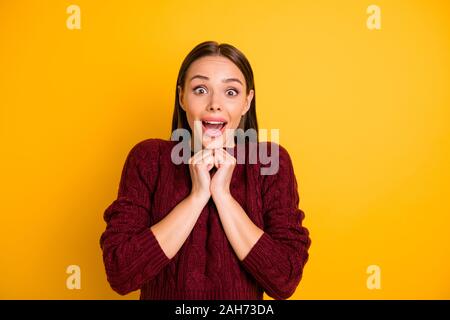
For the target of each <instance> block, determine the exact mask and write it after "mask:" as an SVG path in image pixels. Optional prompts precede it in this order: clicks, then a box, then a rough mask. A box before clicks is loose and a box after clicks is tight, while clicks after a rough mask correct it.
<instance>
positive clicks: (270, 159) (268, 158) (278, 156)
mask: <svg viewBox="0 0 450 320" xmlns="http://www.w3.org/2000/svg"><path fill="white" fill-rule="evenodd" d="M258 163H259V164H260V166H261V174H262V175H278V174H279V173H280V172H281V173H282V174H286V173H287V174H289V173H291V171H292V170H291V168H292V160H291V156H290V154H289V152H288V150H287V149H286V148H285V147H284V146H282V145H281V144H279V143H277V142H273V141H263V142H259V143H258Z"/></svg>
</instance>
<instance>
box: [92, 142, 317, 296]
mask: <svg viewBox="0 0 450 320" xmlns="http://www.w3.org/2000/svg"><path fill="white" fill-rule="evenodd" d="M177 143H178V142H177V141H170V140H162V139H147V140H144V141H141V142H139V143H137V144H136V145H135V146H134V147H133V148H132V149H131V151H130V152H129V154H128V156H127V159H126V161H125V165H124V168H123V170H122V175H121V180H120V185H119V190H118V196H117V199H116V200H114V201H113V202H112V203H111V204H110V205H109V206H108V208H107V209H106V210H105V212H104V219H105V221H106V223H107V226H106V230H105V231H104V232H103V234H102V235H101V238H100V246H101V248H102V250H103V261H104V264H105V269H106V275H107V279H108V281H109V283H110V285H111V287H112V288H113V289H114V290H115V291H116V292H118V293H119V294H122V295H124V294H127V293H129V292H131V291H135V290H137V289H141V294H140V298H141V299H155V300H157V299H163V300H172V299H205V300H210V299H214V300H216V299H225V300H229V299H249V300H254V299H263V292H264V291H265V292H266V293H267V294H268V295H269V296H271V297H272V298H274V299H287V298H289V297H290V296H291V295H292V294H293V293H294V291H295V289H296V287H297V286H298V284H299V282H300V279H301V277H302V273H303V267H304V265H305V263H306V261H307V260H308V249H309V246H310V243H311V240H310V237H309V232H308V229H306V228H305V227H303V226H302V220H303V218H304V212H303V211H302V210H301V209H299V207H298V204H299V195H298V191H297V181H296V178H295V175H294V171H293V166H292V162H291V159H290V157H289V154H288V152H287V151H286V149H284V148H283V147H282V146H281V145H278V146H279V170H278V172H277V173H276V174H273V175H261V173H260V168H261V167H269V166H270V164H267V165H266V164H262V163H261V162H263V163H264V161H260V158H259V156H258V157H257V159H258V161H257V163H256V164H251V163H249V160H248V158H247V156H246V161H245V164H239V163H238V164H236V167H235V168H234V171H233V176H232V180H231V184H230V192H231V194H232V196H233V197H234V198H235V199H236V200H237V201H238V202H239V203H240V205H241V206H242V208H243V209H244V211H245V212H246V213H247V215H248V216H249V217H250V219H251V220H252V221H253V223H255V224H256V225H257V226H258V227H259V228H261V229H262V230H264V233H263V235H262V236H261V237H260V238H259V240H258V241H257V242H256V243H255V245H254V246H253V247H252V249H251V250H250V252H249V253H248V254H247V256H246V257H245V258H244V260H242V261H241V260H239V259H238V257H237V255H236V254H235V252H234V250H233V248H232V246H231V245H230V243H229V241H228V239H227V237H226V234H225V231H224V229H223V226H222V224H221V222H220V217H219V215H218V212H217V208H216V206H215V204H214V201H213V200H212V198H210V200H209V202H208V203H207V205H206V206H205V207H204V208H203V210H202V212H201V214H200V216H199V218H198V220H197V222H196V224H195V226H194V228H193V230H192V231H191V233H190V234H189V236H188V238H187V239H186V241H185V243H184V244H183V246H182V247H181V248H180V250H179V251H178V252H177V254H176V255H175V256H174V257H173V258H172V259H169V258H168V257H167V256H166V255H165V253H164V251H163V250H162V248H161V246H160V244H159V242H158V241H157V240H156V238H155V236H154V234H153V232H152V231H151V229H150V226H152V225H153V224H155V223H157V222H158V221H160V220H161V219H163V218H164V217H165V216H166V215H167V214H168V213H169V212H170V211H171V210H172V209H173V208H174V207H175V206H176V205H177V204H178V203H179V202H180V201H182V200H183V199H184V198H186V197H187V196H188V195H189V193H190V191H191V187H192V182H191V178H190V173H189V165H188V164H184V163H182V164H178V165H177V164H174V163H173V162H172V161H171V157H170V154H171V150H172V147H173V146H174V145H175V144H177ZM261 143H266V147H267V150H268V151H269V154H270V150H271V149H270V143H267V142H261ZM261 143H260V144H259V145H261ZM248 145H249V143H246V148H247V149H246V150H247V152H248ZM236 152H237V146H235V147H234V156H235V157H236V154H237V153H236Z"/></svg>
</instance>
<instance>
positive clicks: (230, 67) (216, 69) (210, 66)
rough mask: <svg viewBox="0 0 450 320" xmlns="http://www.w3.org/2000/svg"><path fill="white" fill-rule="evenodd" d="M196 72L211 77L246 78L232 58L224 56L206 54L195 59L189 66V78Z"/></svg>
mask: <svg viewBox="0 0 450 320" xmlns="http://www.w3.org/2000/svg"><path fill="white" fill-rule="evenodd" d="M196 74H201V75H204V76H207V77H208V78H210V79H213V78H216V77H217V78H223V77H229V78H238V79H241V80H242V81H244V80H245V79H244V75H243V74H242V72H241V70H239V68H238V67H237V66H236V65H235V64H234V63H233V62H232V61H231V60H229V59H228V58H225V57H222V56H206V57H201V58H199V59H197V60H195V61H194V62H193V63H192V64H191V65H190V66H189V69H188V71H187V79H189V77H190V76H192V75H196Z"/></svg>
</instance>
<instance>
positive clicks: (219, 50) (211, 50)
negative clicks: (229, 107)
mask: <svg viewBox="0 0 450 320" xmlns="http://www.w3.org/2000/svg"><path fill="white" fill-rule="evenodd" d="M205 56H222V57H225V58H228V59H229V60H231V61H232V62H233V63H234V64H235V65H236V66H237V67H238V68H239V70H241V72H242V74H243V75H244V78H245V83H246V87H247V90H246V91H247V95H248V93H249V92H250V90H252V89H253V90H254V91H255V81H254V79H253V70H252V67H251V66H250V63H249V62H248V60H247V58H246V57H245V55H244V54H243V53H242V52H241V51H239V50H238V49H237V48H235V47H233V46H232V45H230V44H226V43H222V44H219V43H217V42H216V41H205V42H202V43H200V44H198V45H197V46H196V47H195V48H194V49H192V50H191V52H189V54H188V55H187V56H186V58H184V60H183V63H182V64H181V68H180V71H179V72H178V78H177V85H176V87H175V107H174V110H173V117H172V132H173V131H174V130H176V129H178V128H184V129H187V130H189V132H190V133H191V134H192V130H191V128H190V126H189V123H188V121H187V117H186V112H185V111H184V110H183V108H181V106H180V99H179V93H178V86H180V87H181V88H182V89H183V90H184V81H185V77H186V72H187V70H188V68H189V66H190V65H191V64H192V63H193V62H194V61H195V60H197V59H199V58H202V57H205ZM238 129H242V130H244V131H246V130H247V129H254V130H255V131H256V137H257V141H258V140H259V135H258V121H257V118H256V92H254V95H253V99H252V101H251V103H250V108H249V109H248V111H247V112H246V113H245V115H244V116H243V117H242V118H241V122H240V123H239V126H238Z"/></svg>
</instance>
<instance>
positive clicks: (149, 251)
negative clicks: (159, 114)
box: [100, 139, 170, 295]
mask: <svg viewBox="0 0 450 320" xmlns="http://www.w3.org/2000/svg"><path fill="white" fill-rule="evenodd" d="M157 142H158V141H157V140H156V139H148V140H145V141H142V142H140V143H138V144H136V145H135V146H134V147H133V148H132V149H131V151H130V152H129V154H128V156H127V159H126V161H125V165H124V167H123V169H122V175H121V179H120V184H119V191H118V196H117V199H116V200H114V201H113V202H112V203H111V204H110V205H109V206H108V207H107V209H106V210H105V211H104V220H105V221H106V230H105V231H104V232H103V233H102V235H101V237H100V246H101V249H102V251H103V262H104V265H105V270H106V275H107V279H108V282H109V284H110V285H111V288H112V289H113V290H114V291H116V292H117V293H119V294H121V295H125V294H127V293H130V292H132V291H135V290H137V289H140V287H141V286H142V284H144V283H145V282H147V281H149V280H151V279H152V278H154V277H155V276H156V275H157V274H158V273H159V272H160V271H161V270H162V269H163V267H164V266H165V265H167V264H168V263H169V261H170V259H169V258H168V257H167V256H166V255H165V253H164V251H163V250H162V248H161V246H160V245H159V243H158V241H157V239H156V238H155V236H154V234H153V232H152V231H151V229H150V223H149V215H150V203H151V197H152V195H153V190H154V185H155V182H156V177H157V174H158V167H157V166H158V161H157V160H158V154H159V152H158V148H159V146H158V143H157ZM144 146H145V148H144Z"/></svg>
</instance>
